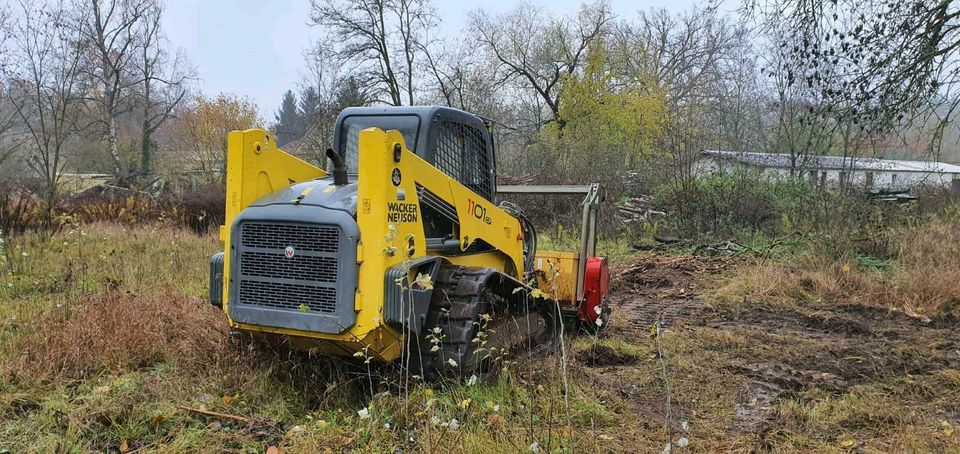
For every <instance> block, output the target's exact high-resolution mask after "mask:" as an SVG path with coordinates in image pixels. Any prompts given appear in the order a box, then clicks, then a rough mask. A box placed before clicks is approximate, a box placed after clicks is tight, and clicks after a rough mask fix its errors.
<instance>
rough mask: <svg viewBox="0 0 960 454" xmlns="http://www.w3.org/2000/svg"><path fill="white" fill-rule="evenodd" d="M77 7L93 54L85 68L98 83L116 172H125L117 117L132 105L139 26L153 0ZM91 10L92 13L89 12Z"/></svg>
mask: <svg viewBox="0 0 960 454" xmlns="http://www.w3.org/2000/svg"><path fill="white" fill-rule="evenodd" d="M82 1H83V3H82V5H80V4H78V6H77V8H76V10H77V11H78V14H79V12H80V11H83V16H81V17H80V18H78V20H80V21H83V22H84V23H82V24H81V25H80V26H79V28H80V29H81V30H83V31H84V39H85V40H87V41H88V43H89V46H90V50H91V53H90V55H89V58H90V61H89V62H86V63H85V64H84V65H83V67H84V69H85V71H84V72H85V75H86V76H87V77H89V78H90V80H91V82H92V84H93V85H94V90H93V91H92V92H91V94H92V95H93V101H94V103H93V104H92V106H95V107H96V112H95V113H96V115H95V117H96V119H97V121H98V123H99V124H100V125H101V127H102V128H103V130H104V132H105V133H106V136H107V139H108V140H109V143H110V157H111V159H112V162H113V172H114V174H116V175H117V176H120V175H121V174H122V173H123V166H122V160H121V157H120V151H119V149H118V145H117V142H118V140H117V136H118V132H117V118H118V117H119V116H120V115H121V114H122V113H124V112H127V111H129V110H130V109H131V108H132V106H131V104H130V103H128V102H127V101H128V99H129V98H130V96H132V93H133V92H132V88H133V87H135V86H137V85H139V83H140V81H139V80H138V78H137V77H136V75H135V74H134V71H133V69H134V68H133V63H134V59H135V58H136V57H137V49H136V41H137V33H138V27H139V26H140V23H141V21H142V20H143V19H144V15H145V14H146V12H147V10H148V9H149V8H150V7H151V5H152V1H150V0H82ZM87 11H89V14H87Z"/></svg>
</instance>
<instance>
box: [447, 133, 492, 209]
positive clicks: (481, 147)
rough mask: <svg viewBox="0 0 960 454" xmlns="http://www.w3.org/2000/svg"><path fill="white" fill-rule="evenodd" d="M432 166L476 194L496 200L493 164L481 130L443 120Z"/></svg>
mask: <svg viewBox="0 0 960 454" xmlns="http://www.w3.org/2000/svg"><path fill="white" fill-rule="evenodd" d="M433 160H434V163H433V165H434V166H436V167H437V168H438V169H440V170H441V171H442V172H443V173H445V174H447V175H450V176H451V177H453V178H454V179H456V180H457V181H459V182H460V184H462V185H464V186H466V187H468V188H470V189H472V190H473V191H474V192H476V193H477V194H480V195H481V196H483V197H486V198H487V199H488V200H492V199H493V187H492V185H491V182H490V180H491V178H490V172H491V169H492V165H491V163H490V156H489V155H488V154H487V146H486V142H485V141H484V139H483V136H482V135H481V134H480V131H477V130H476V128H472V127H470V126H467V125H465V124H462V123H457V122H452V121H442V122H440V123H439V130H438V131H437V138H436V146H435V148H434V158H433Z"/></svg>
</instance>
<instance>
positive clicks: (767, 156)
mask: <svg viewBox="0 0 960 454" xmlns="http://www.w3.org/2000/svg"><path fill="white" fill-rule="evenodd" d="M703 155H704V156H709V157H713V158H718V159H724V160H731V161H737V162H740V163H743V164H747V165H752V166H757V167H780V168H790V167H793V166H791V165H790V163H791V157H790V155H788V154H783V153H760V152H755V151H723V150H703ZM796 159H797V162H796V166H795V167H799V168H804V169H810V170H847V171H849V170H872V171H887V172H924V173H960V166H958V165H954V164H948V163H945V162H937V161H902V160H895V159H877V158H852V157H846V158H845V157H842V156H808V155H801V156H798V157H797V158H796Z"/></svg>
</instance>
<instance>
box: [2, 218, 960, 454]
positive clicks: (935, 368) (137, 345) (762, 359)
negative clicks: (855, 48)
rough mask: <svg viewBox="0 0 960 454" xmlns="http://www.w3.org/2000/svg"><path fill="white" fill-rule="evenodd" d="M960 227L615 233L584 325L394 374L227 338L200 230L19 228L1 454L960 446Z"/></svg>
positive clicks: (7, 274) (937, 223)
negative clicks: (688, 240)
mask: <svg viewBox="0 0 960 454" xmlns="http://www.w3.org/2000/svg"><path fill="white" fill-rule="evenodd" d="M958 220H960V218H958V217H957V216H956V215H953V216H950V215H946V216H942V217H941V218H939V219H936V220H933V221H929V222H923V223H918V224H917V225H915V226H912V227H909V228H904V229H902V230H898V231H896V232H892V233H891V234H890V235H889V241H887V242H885V243H884V251H885V253H884V254H880V253H877V254H876V255H870V256H866V255H862V254H861V255H856V254H853V255H851V254H828V253H825V252H823V248H822V247H820V246H818V245H817V243H816V241H813V240H811V241H810V242H804V243H803V244H800V245H793V246H785V247H784V248H779V249H776V250H774V249H771V251H773V252H772V253H768V254H761V255H757V254H743V255H740V256H722V257H702V256H692V255H685V254H681V253H676V252H675V253H664V254H660V255H652V254H644V255H640V254H629V253H627V252H626V251H625V247H624V245H622V244H614V245H611V246H609V247H610V248H611V250H612V251H616V255H617V257H618V261H617V263H616V266H615V275H616V277H615V289H614V291H615V293H614V302H615V304H616V307H617V309H616V312H615V313H614V317H613V319H612V327H611V329H610V330H609V331H608V332H606V333H605V334H604V335H603V336H602V337H601V338H593V337H588V336H580V337H568V338H567V341H566V345H565V347H566V349H565V350H564V354H560V353H559V352H557V351H554V352H549V351H529V352H524V353H521V354H518V355H516V356H515V357H513V358H512V361H509V362H507V363H505V364H502V365H501V366H502V370H500V371H499V373H497V374H495V375H494V374H489V375H484V376H481V377H477V378H476V379H473V378H472V377H454V378H451V379H448V380H446V381H443V382H432V383H422V382H417V381H416V380H414V382H413V383H412V384H411V385H410V386H405V387H400V386H398V382H399V376H400V372H399V371H398V370H397V369H396V368H394V367H389V366H388V367H380V366H365V365H364V364H362V363H358V362H357V361H343V360H329V359H323V358H316V357H311V356H310V355H307V354H293V353H290V352H287V351H285V350H282V349H277V348H271V347H270V346H265V345H258V344H253V343H250V342H247V341H244V340H243V339H235V338H231V336H230V335H229V333H228V332H227V329H226V327H225V324H224V319H223V316H222V314H221V313H219V312H218V311H217V310H216V309H214V308H213V307H211V306H210V305H209V304H207V303H206V300H205V299H204V297H205V295H206V292H207V282H206V279H207V260H208V257H209V256H210V255H211V254H213V253H214V252H215V251H217V250H218V248H219V242H218V241H217V240H216V239H215V238H214V237H213V236H212V235H210V236H197V235H195V234H193V233H189V232H187V231H182V230H178V229H175V228H172V227H168V226H162V225H157V226H143V227H137V228H124V227H120V226H116V225H111V224H92V225H84V226H82V227H75V228H73V229H68V230H65V231H63V232H61V233H58V234H56V235H53V236H52V237H44V236H41V235H37V234H27V235H24V236H20V237H16V238H12V239H8V240H7V242H6V243H5V244H4V245H3V246H4V254H3V263H2V271H0V366H2V367H0V452H3V450H6V451H7V452H87V451H99V452H103V451H111V452H134V451H136V452H148V451H161V452H195V451H205V452H210V451H213V452H218V451H226V452H263V451H265V450H267V448H268V447H271V446H279V447H280V449H282V451H283V452H343V451H348V452H384V451H398V450H400V451H404V452H461V451H467V452H659V451H661V450H663V448H664V446H665V444H666V443H667V442H668V440H672V442H673V444H674V446H675V447H676V448H677V450H678V451H679V450H681V449H682V450H687V451H698V452H699V451H717V450H720V451H756V450H770V451H781V452H789V451H821V452H849V451H864V452H871V451H891V450H893V451H918V452H944V451H953V452H960V444H958V439H960V438H958V437H960V435H958V434H955V433H954V429H953V428H954V427H955V426H957V424H958V423H960V420H958V418H960V399H958V398H957V397H956V396H957V395H958V392H960V372H958V369H960V335H958V333H956V331H957V330H956V325H957V317H958V314H960V309H958V305H960V284H958V282H960V279H958V277H960V250H958V248H960V227H958V225H960V223H958ZM211 412H213V413H216V414H217V415H211Z"/></svg>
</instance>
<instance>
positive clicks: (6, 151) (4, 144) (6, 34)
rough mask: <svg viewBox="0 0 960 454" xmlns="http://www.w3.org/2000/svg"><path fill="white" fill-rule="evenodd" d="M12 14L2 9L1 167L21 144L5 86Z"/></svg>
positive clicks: (0, 84) (0, 63)
mask: <svg viewBox="0 0 960 454" xmlns="http://www.w3.org/2000/svg"><path fill="white" fill-rule="evenodd" d="M10 14H11V12H10V10H9V9H8V8H6V7H0V165H2V164H3V163H5V162H6V161H7V160H8V159H9V158H10V157H11V156H12V154H13V152H14V151H15V150H16V147H17V144H18V142H19V141H18V140H17V138H16V137H15V134H14V131H13V126H14V120H15V119H16V112H14V109H13V106H12V105H11V104H10V99H9V98H10V92H9V88H8V87H7V86H5V84H6V81H7V79H8V75H9V72H10V68H9V63H10V61H9V60H10V49H9V43H10V38H11V32H13V31H14V30H13V19H12V18H11V15H10Z"/></svg>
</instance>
